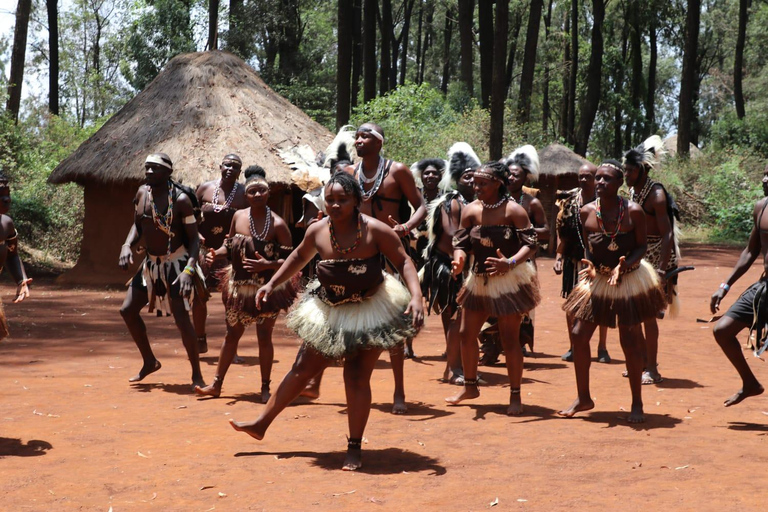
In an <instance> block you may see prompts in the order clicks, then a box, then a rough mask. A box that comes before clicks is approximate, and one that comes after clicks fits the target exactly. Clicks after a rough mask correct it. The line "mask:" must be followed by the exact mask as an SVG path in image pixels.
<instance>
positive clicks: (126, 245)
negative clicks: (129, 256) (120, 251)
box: [123, 244, 131, 247]
mask: <svg viewBox="0 0 768 512" xmlns="http://www.w3.org/2000/svg"><path fill="white" fill-rule="evenodd" d="M123 247H131V244H123Z"/></svg>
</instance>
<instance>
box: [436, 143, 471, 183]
mask: <svg viewBox="0 0 768 512" xmlns="http://www.w3.org/2000/svg"><path fill="white" fill-rule="evenodd" d="M480 165H481V162H480V158H479V157H478V156H477V155H476V154H475V152H474V151H473V150H472V146H470V145H469V144H467V143H466V142H456V143H454V144H453V146H451V148H450V149H449V150H448V172H446V173H443V179H442V180H440V185H439V186H440V189H441V190H451V189H452V188H456V183H458V181H459V178H461V175H462V174H464V172H465V171H466V170H467V169H471V170H473V171H474V170H475V169H477V168H478V167H480Z"/></svg>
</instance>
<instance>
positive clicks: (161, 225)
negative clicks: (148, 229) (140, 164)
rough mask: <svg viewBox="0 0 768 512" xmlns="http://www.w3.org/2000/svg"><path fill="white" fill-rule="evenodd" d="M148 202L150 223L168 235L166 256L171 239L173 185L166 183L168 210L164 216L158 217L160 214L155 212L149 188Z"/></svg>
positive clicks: (155, 207) (169, 248)
mask: <svg viewBox="0 0 768 512" xmlns="http://www.w3.org/2000/svg"><path fill="white" fill-rule="evenodd" d="M149 202H150V204H151V205H152V222H154V223H155V227H156V228H157V229H159V230H160V231H162V232H163V233H165V234H166V235H168V252H167V254H171V238H173V233H172V232H171V224H172V223H173V184H172V183H171V182H170V181H168V208H167V209H166V210H165V214H164V215H160V212H158V211H157V205H156V204H155V198H154V196H153V195H152V188H151V187H150V188H149Z"/></svg>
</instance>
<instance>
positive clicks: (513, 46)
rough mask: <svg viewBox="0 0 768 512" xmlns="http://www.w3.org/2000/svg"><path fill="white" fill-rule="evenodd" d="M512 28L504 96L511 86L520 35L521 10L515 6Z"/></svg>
mask: <svg viewBox="0 0 768 512" xmlns="http://www.w3.org/2000/svg"><path fill="white" fill-rule="evenodd" d="M511 25H512V28H511V29H510V30H509V56H508V58H507V68H506V75H505V85H504V90H505V93H504V97H505V98H506V97H508V96H509V88H510V87H511V86H512V73H514V70H515V55H516V54H517V37H518V36H519V35H520V27H521V26H522V25H523V11H522V9H520V8H516V9H515V12H514V15H513V16H512V23H511Z"/></svg>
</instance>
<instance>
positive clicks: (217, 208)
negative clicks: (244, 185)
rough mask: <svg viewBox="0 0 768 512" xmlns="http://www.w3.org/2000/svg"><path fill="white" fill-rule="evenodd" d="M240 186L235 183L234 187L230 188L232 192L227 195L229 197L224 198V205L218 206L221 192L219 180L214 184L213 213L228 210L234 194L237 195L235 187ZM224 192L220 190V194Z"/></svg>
mask: <svg viewBox="0 0 768 512" xmlns="http://www.w3.org/2000/svg"><path fill="white" fill-rule="evenodd" d="M239 185H240V184H239V183H237V182H235V186H234V187H232V192H230V193H229V195H228V196H227V197H226V198H225V200H224V204H222V205H220V204H219V191H220V190H221V180H219V181H217V182H216V188H214V189H213V203H212V204H213V211H214V212H216V213H219V212H220V211H221V210H224V209H226V208H229V207H230V205H231V204H232V201H233V200H234V199H235V194H236V193H237V187H238V186H239ZM223 192H224V191H223V190H222V193H223Z"/></svg>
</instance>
